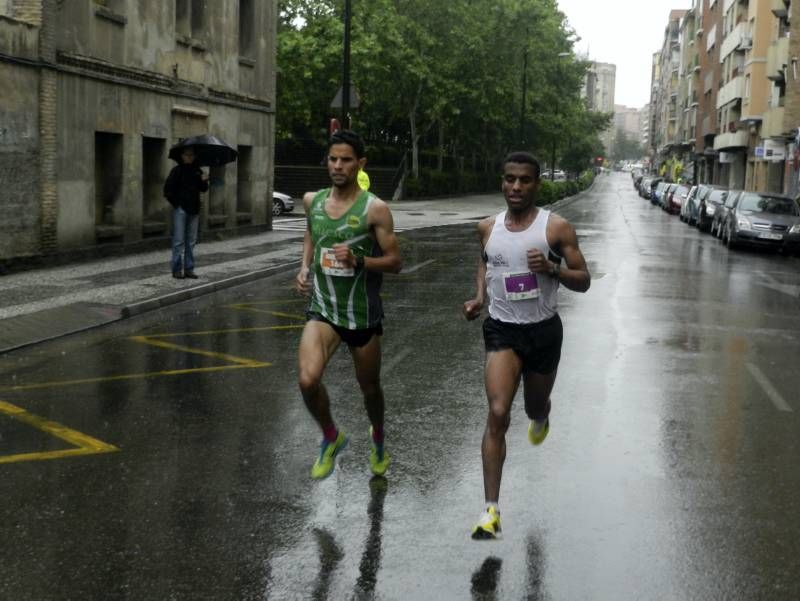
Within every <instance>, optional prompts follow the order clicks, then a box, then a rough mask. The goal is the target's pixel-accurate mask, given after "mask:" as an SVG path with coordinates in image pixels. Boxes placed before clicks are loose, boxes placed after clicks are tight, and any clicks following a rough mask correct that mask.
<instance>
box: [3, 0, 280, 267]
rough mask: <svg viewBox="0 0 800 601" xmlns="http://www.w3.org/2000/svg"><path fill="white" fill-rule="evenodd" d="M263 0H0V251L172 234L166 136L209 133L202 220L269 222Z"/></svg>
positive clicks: (19, 253) (268, 13)
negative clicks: (223, 146)
mask: <svg viewBox="0 0 800 601" xmlns="http://www.w3.org/2000/svg"><path fill="white" fill-rule="evenodd" d="M276 24H277V7H276V2H275V1H274V0H270V1H267V2H259V1H257V0H232V1H230V2H216V1H211V0H167V1H164V0H75V1H71V2H62V1H58V0H0V89H2V90H3V102H2V103H0V181H2V193H1V194H0V209H2V211H3V213H4V215H5V216H6V217H5V219H4V220H3V221H2V222H1V223H0V258H2V259H9V258H12V259H13V258H15V257H23V256H37V255H48V254H52V253H59V252H68V251H72V250H75V249H86V248H96V247H98V246H101V245H122V246H131V245H140V244H143V243H147V242H148V240H155V239H159V238H161V239H163V238H165V237H167V236H168V235H169V227H170V224H169V220H170V212H169V211H168V210H167V209H168V208H169V205H168V204H167V203H166V202H165V200H164V199H163V197H162V193H161V188H162V184H163V181H164V179H165V177H166V175H167V173H168V171H169V169H170V167H171V166H172V164H174V163H172V162H171V161H170V160H169V159H168V158H167V153H168V150H169V147H170V146H172V144H174V143H176V142H177V141H179V140H180V139H181V138H184V137H187V136H191V135H196V134H200V133H211V134H214V135H216V136H218V137H220V138H222V139H223V140H225V141H226V142H228V143H229V144H230V145H231V146H233V147H235V148H237V149H238V151H239V160H238V162H236V163H232V164H229V165H227V166H224V167H217V168H212V169H211V173H210V178H211V180H210V181H211V190H210V191H209V193H208V194H207V195H206V197H205V198H204V202H203V213H202V215H201V228H202V229H203V230H214V229H218V230H240V231H241V230H242V229H246V228H251V229H254V230H258V229H265V228H268V227H270V223H271V214H270V210H269V208H270V206H271V203H268V202H267V199H268V198H271V189H272V162H273V161H272V157H273V148H274V127H275V114H274V109H275V37H276Z"/></svg>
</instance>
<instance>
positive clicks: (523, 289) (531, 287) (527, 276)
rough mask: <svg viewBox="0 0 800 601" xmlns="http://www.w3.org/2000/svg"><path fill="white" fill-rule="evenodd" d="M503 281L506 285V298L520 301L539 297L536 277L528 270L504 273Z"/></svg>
mask: <svg viewBox="0 0 800 601" xmlns="http://www.w3.org/2000/svg"><path fill="white" fill-rule="evenodd" d="M503 282H504V283H505V287H506V300H509V301H521V300H530V299H532V298H539V281H538V280H537V279H536V274H533V273H530V272H528V271H525V272H521V273H504V274H503Z"/></svg>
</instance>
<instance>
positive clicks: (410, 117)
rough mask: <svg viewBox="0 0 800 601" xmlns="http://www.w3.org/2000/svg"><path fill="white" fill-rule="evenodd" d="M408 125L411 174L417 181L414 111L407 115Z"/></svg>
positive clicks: (416, 140)
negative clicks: (409, 130)
mask: <svg viewBox="0 0 800 601" xmlns="http://www.w3.org/2000/svg"><path fill="white" fill-rule="evenodd" d="M408 124H409V126H410V128H411V174H412V175H413V176H414V178H415V179H419V137H418V136H417V113H416V111H411V112H410V113H409V115H408Z"/></svg>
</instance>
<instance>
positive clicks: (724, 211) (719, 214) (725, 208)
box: [711, 190, 742, 240]
mask: <svg viewBox="0 0 800 601" xmlns="http://www.w3.org/2000/svg"><path fill="white" fill-rule="evenodd" d="M741 193H742V190H729V191H728V197H727V198H726V199H725V202H724V203H723V204H721V205H719V206H718V207H717V210H716V211H714V220H713V221H712V222H711V235H712V236H716V237H717V238H719V239H720V240H722V224H724V223H725V219H727V217H728V213H730V212H731V209H732V208H733V207H734V206H735V205H736V201H737V200H738V198H739V195H741Z"/></svg>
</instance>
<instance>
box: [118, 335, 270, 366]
mask: <svg viewBox="0 0 800 601" xmlns="http://www.w3.org/2000/svg"><path fill="white" fill-rule="evenodd" d="M131 340H135V341H136V342H141V343H142V344H149V345H150V346H156V347H159V348H165V349H167V350H171V351H183V352H184V353H189V354H192V355H201V356H203V357H212V358H214V359H222V360H223V361H229V362H230V363H236V364H238V365H245V366H247V367H269V366H270V365H272V364H271V363H264V362H263V361H256V360H254V359H245V358H244V357H236V356H235V355H228V354H225V353H216V352H214V351H204V350H202V349H197V348H193V347H190V346H183V345H180V344H173V343H172V342H166V341H164V340H155V339H153V338H151V337H150V336H131Z"/></svg>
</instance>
